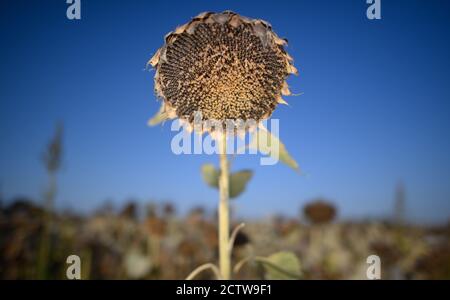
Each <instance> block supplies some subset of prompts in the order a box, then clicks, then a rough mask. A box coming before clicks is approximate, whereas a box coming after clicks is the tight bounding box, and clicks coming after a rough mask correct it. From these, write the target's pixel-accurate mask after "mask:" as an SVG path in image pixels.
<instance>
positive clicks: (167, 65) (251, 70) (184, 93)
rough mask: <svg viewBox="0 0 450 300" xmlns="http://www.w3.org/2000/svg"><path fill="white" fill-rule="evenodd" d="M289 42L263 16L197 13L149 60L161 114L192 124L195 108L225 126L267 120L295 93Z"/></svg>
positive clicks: (294, 71)
mask: <svg viewBox="0 0 450 300" xmlns="http://www.w3.org/2000/svg"><path fill="white" fill-rule="evenodd" d="M286 44H287V41H286V40H285V39H281V38H279V37H278V36H277V35H276V34H275V32H273V31H272V27H271V25H270V24H269V23H267V22H265V21H263V20H258V19H250V18H246V17H243V16H240V15H238V14H236V13H234V12H231V11H224V12H222V13H211V12H205V13H202V14H200V15H198V16H197V17H195V18H193V19H192V20H191V21H190V22H188V23H187V24H185V25H182V26H180V27H178V28H177V29H176V30H175V31H173V32H170V33H169V34H167V35H166V37H165V44H164V45H163V46H162V47H161V48H160V49H159V50H158V51H157V52H156V54H155V55H154V56H153V58H152V59H151V60H150V61H149V64H150V65H151V66H153V67H154V68H155V69H156V74H155V91H156V94H157V95H158V96H159V97H160V98H162V100H163V107H162V113H164V114H165V116H166V118H177V117H178V118H180V120H182V121H185V122H188V124H190V125H192V124H193V122H194V114H195V113H196V112H200V113H201V118H202V119H201V121H204V120H216V121H219V122H222V124H223V125H225V121H226V120H233V121H234V120H241V121H244V122H245V121H248V120H254V121H255V122H259V121H261V120H264V119H266V118H268V117H269V116H270V115H271V114H272V112H273V110H274V109H275V107H276V106H277V104H278V103H285V102H284V100H283V99H282V98H281V96H282V95H289V94H290V91H289V89H288V86H287V83H286V81H285V80H286V78H287V76H288V75H289V74H297V70H296V68H295V67H294V66H293V64H292V58H291V57H290V56H289V55H288V54H287V53H286V51H285V50H284V46H285V45H286Z"/></svg>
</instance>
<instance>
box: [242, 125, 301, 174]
mask: <svg viewBox="0 0 450 300" xmlns="http://www.w3.org/2000/svg"><path fill="white" fill-rule="evenodd" d="M276 145H278V149H277V150H278V151H275V152H272V148H273V147H276ZM249 147H250V148H253V149H257V150H259V151H260V152H261V153H263V154H266V155H270V156H272V157H274V158H278V159H279V160H280V161H281V162H282V163H284V164H285V165H287V166H289V167H291V168H292V169H294V170H295V171H299V166H298V163H297V162H296V161H295V159H294V158H292V156H291V155H290V154H289V152H288V151H287V149H286V146H285V145H284V144H283V143H282V142H281V140H280V139H279V138H277V137H276V136H274V135H273V134H272V133H270V132H269V131H267V130H265V129H259V130H258V131H257V133H256V134H255V135H254V137H253V139H252V141H251V142H250V144H249ZM275 149H276V148H275Z"/></svg>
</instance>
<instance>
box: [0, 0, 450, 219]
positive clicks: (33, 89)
mask: <svg viewBox="0 0 450 300" xmlns="http://www.w3.org/2000/svg"><path fill="white" fill-rule="evenodd" d="M365 2H366V1H365V0H352V1H323V0H321V1H281V0H277V1H186V0H185V1H112V0H108V1H98V0H89V1H86V0H82V11H81V15H82V19H81V20H80V21H69V20H68V19H66V16H65V10H66V7H67V4H66V3H65V0H54V1H23V0H20V1H17V0H15V1H2V2H1V4H0V39H1V47H0V61H1V68H0V145H1V146H0V192H1V193H2V195H3V197H4V198H6V199H10V198H12V197H14V196H17V195H27V196H30V197H32V198H33V199H36V200H39V199H40V198H41V195H42V192H43V190H44V189H45V186H46V181H47V179H46V174H45V171H44V169H43V166H42V163H41V161H40V160H39V157H40V155H41V153H42V151H43V149H44V147H45V145H46V143H47V141H48V139H49V138H50V137H51V136H52V133H53V128H54V124H55V122H56V121H58V120H62V121H63V122H64V125H65V139H64V147H65V157H64V165H63V169H62V171H61V173H60V175H59V193H58V197H57V203H58V206H59V207H61V208H74V209H77V210H81V211H88V210H90V209H92V208H95V207H97V206H98V205H100V204H101V203H102V202H103V201H104V200H105V199H112V200H113V201H114V202H115V203H116V204H117V205H118V206H120V205H121V204H122V202H123V201H124V200H125V199H127V198H130V197H134V198H136V199H139V200H140V201H142V202H145V201H146V200H148V199H155V200H165V199H171V200H172V201H174V202H175V203H176V204H177V206H178V208H179V209H180V210H181V211H185V210H187V209H188V208H190V207H191V206H193V205H206V206H207V207H209V208H211V209H212V208H214V206H215V204H216V201H217V194H216V191H215V190H212V189H210V188H208V187H206V186H205V185H204V184H203V182H202V180H201V177H200V174H199V169H200V166H201V164H202V163H205V162H215V163H216V162H217V158H216V157H213V156H199V155H197V156H194V155H191V156H175V155H173V154H172V152H171V149H170V140H171V138H172V137H173V132H171V131H170V127H169V124H166V125H165V126H162V127H156V128H149V127H147V126H146V121H147V119H148V118H149V117H150V116H151V115H152V114H153V113H154V112H155V111H156V110H157V109H158V107H159V103H158V102H157V101H156V97H155V96H154V94H153V75H154V73H153V72H151V71H150V72H149V71H146V70H144V67H145V64H146V62H147V60H148V59H149V58H150V57H151V56H152V54H153V53H154V52H155V51H156V50H157V49H158V48H159V47H160V46H161V45H162V42H163V36H164V35H165V34H166V33H167V32H169V31H171V30H173V29H174V28H175V27H176V26H177V25H181V24H183V23H185V22H187V21H188V20H189V19H190V17H193V16H195V15H197V14H198V13H200V12H202V11H222V10H227V9H229V10H233V11H236V12H238V13H240V14H243V15H246V16H250V17H256V18H262V19H265V20H267V21H269V22H270V23H271V24H272V25H273V27H274V30H275V31H276V32H277V33H278V34H279V35H280V36H283V37H286V38H288V40H289V47H288V51H289V53H290V54H291V55H292V56H293V57H294V59H295V64H296V66H297V67H298V69H299V71H300V76H299V77H295V78H291V79H290V80H289V83H290V85H291V88H292V90H293V91H294V92H295V93H300V92H303V93H304V94H303V95H302V96H299V97H291V98H289V99H288V101H289V102H290V106H289V107H287V106H282V107H279V108H278V109H277V110H276V112H275V113H274V117H276V118H279V119H280V136H281V138H282V140H283V141H284V143H285V144H286V146H287V147H288V149H289V151H290V152H291V154H292V155H293V156H294V157H295V158H296V159H297V160H298V162H299V163H300V166H301V167H302V169H303V170H304V172H306V173H307V174H308V176H299V175H297V174H296V173H295V172H293V171H292V170H290V169H289V168H288V167H286V166H284V165H276V166H264V167H261V166H259V165H258V162H259V159H258V158H257V157H254V156H249V157H239V158H238V159H237V160H236V162H235V164H234V166H233V167H234V169H235V170H237V169H241V168H252V169H254V170H255V172H256V173H255V176H254V178H253V180H252V181H251V182H250V184H249V186H248V190H247V191H246V192H245V194H243V195H242V196H241V197H240V198H238V199H237V200H236V202H235V203H236V208H237V211H238V214H239V215H241V216H255V217H257V216H266V215H270V214H273V213H285V214H288V215H296V214H297V212H298V210H299V207H301V206H302V205H303V204H304V203H305V202H307V201H308V200H310V199H311V198H314V197H318V196H323V197H325V198H328V199H330V200H332V201H333V202H335V203H336V204H337V206H338V208H339V210H340V214H341V216H343V217H359V218H361V217H365V216H380V215H388V214H390V213H391V211H392V207H393V198H394V188H395V186H396V184H397V182H398V181H399V180H401V181H403V183H404V185H405V187H406V197H407V214H408V217H409V218H410V219H412V220H414V221H419V222H422V221H426V222H441V221H445V220H448V219H449V217H450V155H449V153H450V139H449V129H450V118H449V113H450V84H449V78H450V76H449V75H450V55H449V53H450V44H449V37H450V26H449V25H450V2H449V1H386V0H382V20H378V21H369V20H368V19H367V18H366V16H365V10H366V7H367V4H366V3H365Z"/></svg>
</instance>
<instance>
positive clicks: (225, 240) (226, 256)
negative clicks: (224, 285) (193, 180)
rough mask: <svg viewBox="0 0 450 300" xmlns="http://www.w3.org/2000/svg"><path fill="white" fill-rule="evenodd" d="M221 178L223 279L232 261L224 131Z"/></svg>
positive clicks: (220, 233) (220, 248) (228, 277)
mask: <svg viewBox="0 0 450 300" xmlns="http://www.w3.org/2000/svg"><path fill="white" fill-rule="evenodd" d="M219 144H220V152H219V155H220V178H219V192H220V200H219V269H220V274H221V277H222V279H225V280H227V279H230V278H231V263H230V250H229V244H230V237H229V230H230V213H229V204H228V198H229V166H228V160H227V135H226V131H224V132H223V134H222V138H221V141H220V143H219Z"/></svg>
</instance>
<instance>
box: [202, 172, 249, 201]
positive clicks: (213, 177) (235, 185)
mask: <svg viewBox="0 0 450 300" xmlns="http://www.w3.org/2000/svg"><path fill="white" fill-rule="evenodd" d="M201 173H202V177H203V180H204V181H205V182H206V184H207V185H208V186H210V187H213V188H216V189H218V188H219V177H220V171H219V170H218V169H216V168H215V167H214V165H212V164H204V165H203V166H202V168H201ZM252 176H253V172H252V171H251V170H242V171H239V172H235V173H231V174H230V181H229V188H230V190H229V196H230V198H236V197H238V196H239V195H240V194H242V192H244V190H245V187H246V186H247V183H248V182H249V181H250V179H251V178H252Z"/></svg>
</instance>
